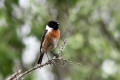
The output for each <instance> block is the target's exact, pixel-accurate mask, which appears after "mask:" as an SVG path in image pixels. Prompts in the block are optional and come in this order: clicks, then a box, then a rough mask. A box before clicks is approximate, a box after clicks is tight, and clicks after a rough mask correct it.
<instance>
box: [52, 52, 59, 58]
mask: <svg viewBox="0 0 120 80" xmlns="http://www.w3.org/2000/svg"><path fill="white" fill-rule="evenodd" d="M51 53H52V54H53V56H55V58H58V57H59V54H57V53H55V52H54V51H51Z"/></svg>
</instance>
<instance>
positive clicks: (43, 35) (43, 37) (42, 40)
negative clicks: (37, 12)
mask: <svg viewBox="0 0 120 80" xmlns="http://www.w3.org/2000/svg"><path fill="white" fill-rule="evenodd" d="M47 31H48V30H44V33H43V34H42V37H41V45H40V52H41V48H42V44H43V42H44V39H45V36H46V33H47Z"/></svg>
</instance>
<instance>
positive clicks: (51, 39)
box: [38, 21, 60, 64]
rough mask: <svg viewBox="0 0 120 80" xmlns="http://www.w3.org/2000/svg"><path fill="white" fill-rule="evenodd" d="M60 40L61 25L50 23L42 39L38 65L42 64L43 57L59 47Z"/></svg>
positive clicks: (55, 22)
mask: <svg viewBox="0 0 120 80" xmlns="http://www.w3.org/2000/svg"><path fill="white" fill-rule="evenodd" d="M59 38H60V31H59V23H58V22H57V21H49V22H48V24H47V25H46V29H45V31H44V33H43V35H42V38H41V45H40V57H39V60H38V64H41V62H42V59H43V55H44V54H45V53H47V51H50V52H52V51H53V50H54V49H55V48H56V47H57V43H58V40H59ZM54 56H56V57H58V56H59V55H58V54H55V53H54Z"/></svg>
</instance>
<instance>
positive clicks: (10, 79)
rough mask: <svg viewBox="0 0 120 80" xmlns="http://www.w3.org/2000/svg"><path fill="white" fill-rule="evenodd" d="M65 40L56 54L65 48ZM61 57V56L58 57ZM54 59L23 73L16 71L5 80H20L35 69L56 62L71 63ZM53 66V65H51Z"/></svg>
mask: <svg viewBox="0 0 120 80" xmlns="http://www.w3.org/2000/svg"><path fill="white" fill-rule="evenodd" d="M66 42H67V41H66V40H64V41H63V43H62V45H61V47H60V48H59V50H58V54H59V55H60V54H61V53H62V51H63V49H64V48H65V45H66ZM60 57H61V55H60ZM60 57H59V58H55V57H53V58H52V59H50V60H48V61H47V62H46V63H44V64H38V65H36V66H34V67H32V68H30V69H28V70H26V71H25V72H21V70H18V71H17V72H15V73H14V74H12V75H11V76H10V77H8V78H7V79H6V80H21V79H22V78H23V77H24V76H25V75H27V74H29V73H31V72H32V71H34V70H36V69H40V68H42V67H44V66H47V65H51V64H53V63H56V61H60V62H63V63H66V62H69V63H71V61H68V60H66V59H63V58H60ZM53 65H54V64H53Z"/></svg>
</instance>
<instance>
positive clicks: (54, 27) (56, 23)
mask: <svg viewBox="0 0 120 80" xmlns="http://www.w3.org/2000/svg"><path fill="white" fill-rule="evenodd" d="M47 25H48V26H49V27H50V28H53V29H54V30H57V29H58V28H59V23H58V22H57V21H49V22H48V24H47Z"/></svg>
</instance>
